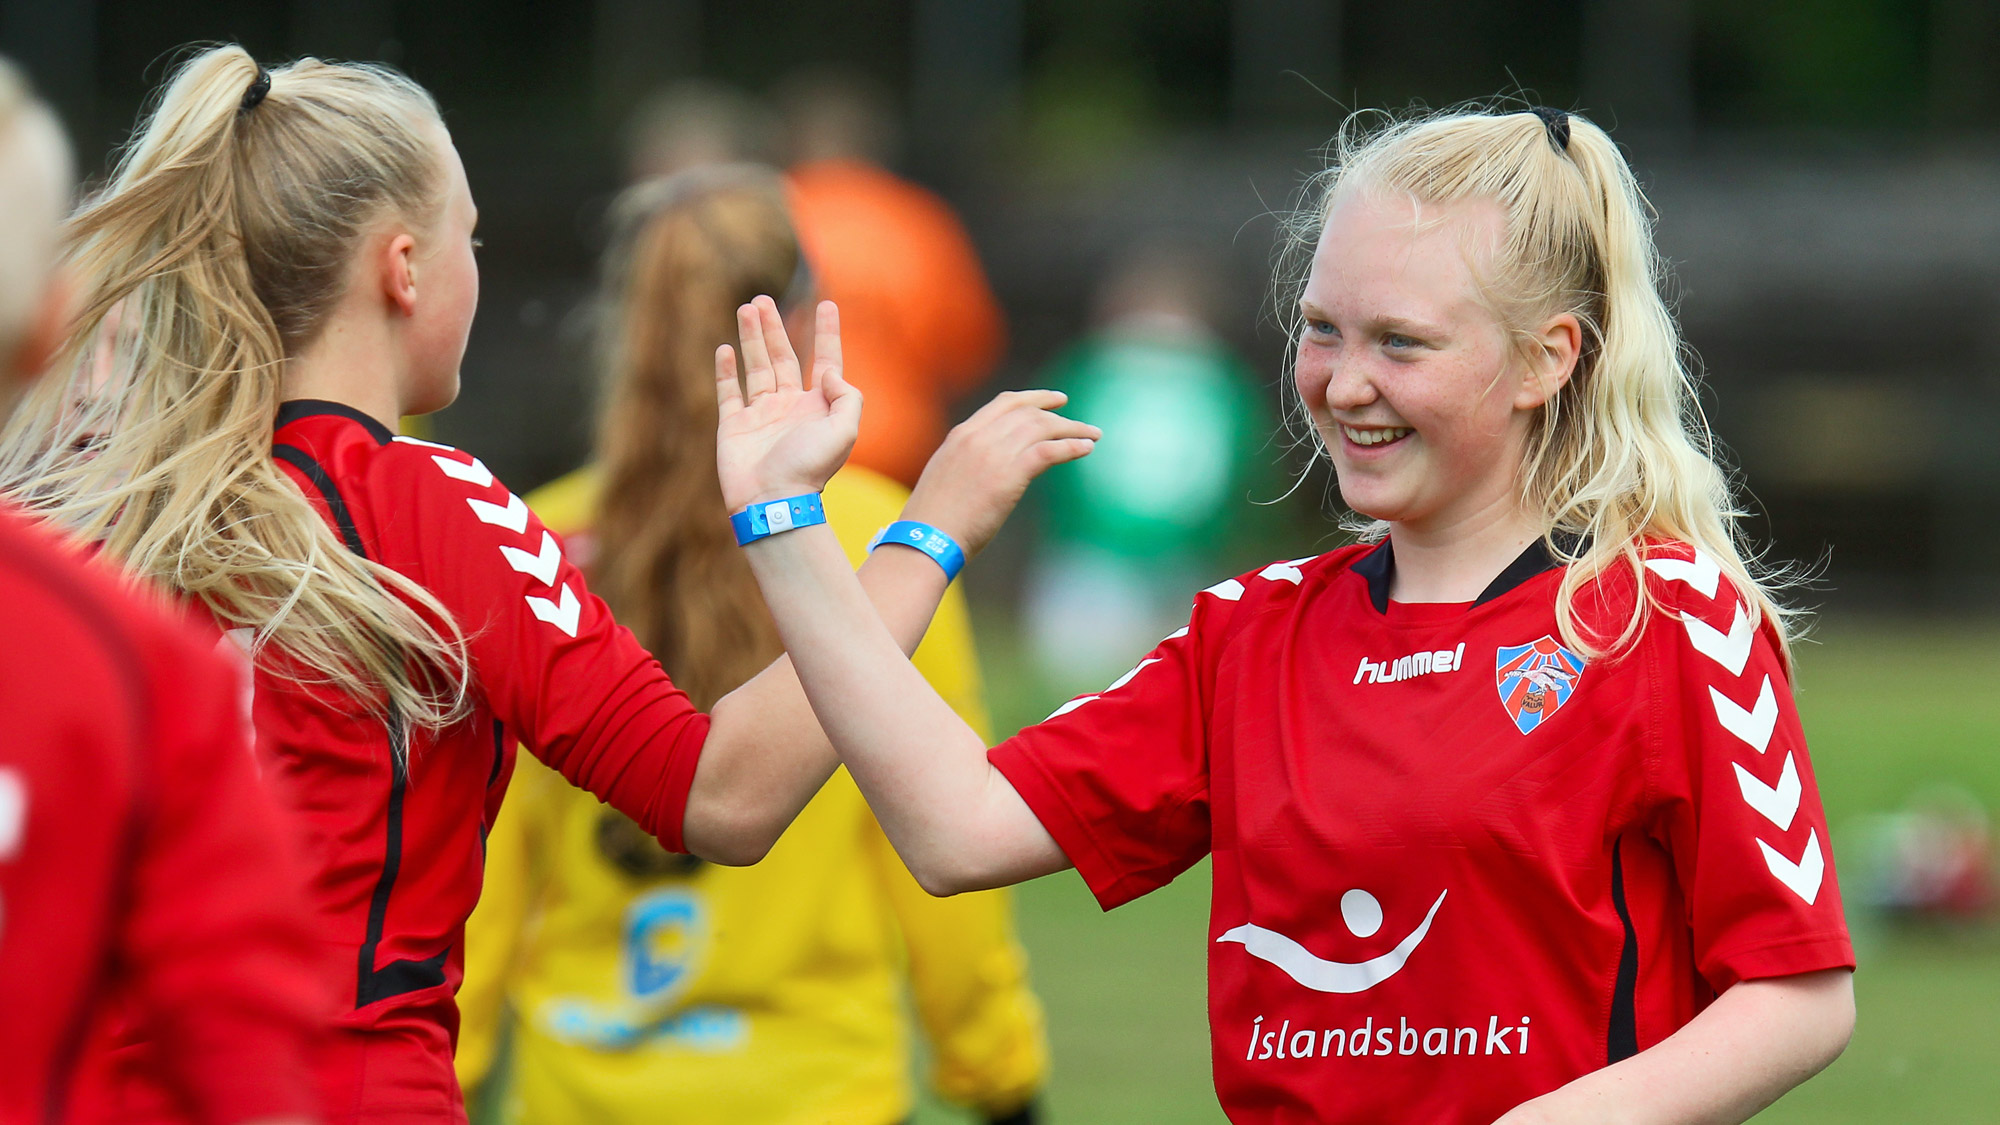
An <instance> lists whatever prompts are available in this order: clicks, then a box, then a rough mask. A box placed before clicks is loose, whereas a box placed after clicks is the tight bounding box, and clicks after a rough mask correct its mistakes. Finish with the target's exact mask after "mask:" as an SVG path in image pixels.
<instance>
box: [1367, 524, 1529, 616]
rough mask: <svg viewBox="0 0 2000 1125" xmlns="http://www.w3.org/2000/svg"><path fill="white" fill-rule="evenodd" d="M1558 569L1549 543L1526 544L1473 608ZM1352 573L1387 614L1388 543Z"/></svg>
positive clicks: (1391, 566) (1391, 555)
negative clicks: (1357, 575) (1361, 581)
mask: <svg viewBox="0 0 2000 1125" xmlns="http://www.w3.org/2000/svg"><path fill="white" fill-rule="evenodd" d="M1561 565H1562V563H1561V562H1560V561H1559V560H1557V558H1556V557H1555V556H1554V555H1553V554H1551V553H1550V552H1549V546H1548V543H1547V542H1546V541H1544V540H1541V539H1537V540H1535V541H1534V542H1532V543H1530V544H1528V547H1527V549H1526V550H1524V551H1522V552H1521V553H1520V555H1519V556H1517V557H1516V558H1515V559H1514V561H1513V562H1510V563H1508V564H1507V569H1505V570H1503V571H1501V572H1500V575H1499V577H1497V578H1495V579H1494V580H1493V581H1491V582H1489V583H1487V585H1486V589H1484V590H1482V591H1480V593H1479V597H1478V598H1477V599H1475V600H1474V601H1473V603H1472V604H1473V605H1474V606H1475V607H1477V606H1482V605H1485V604H1486V603H1487V602H1490V601H1492V600H1493V599H1495V598H1498V597H1501V596H1503V595H1505V594H1507V593H1509V592H1510V591H1512V590H1513V589H1514V588H1515V587H1517V586H1520V585H1521V584H1522V583H1524V582H1526V581H1528V580H1529V579H1530V578H1533V577H1535V576H1536V575H1538V574H1542V573H1544V572H1546V571H1551V570H1554V569H1556V568H1557V567H1559V566H1561ZM1353 570H1354V573H1356V574H1359V575H1360V576H1361V577H1363V578H1365V579H1367V581H1368V600H1369V601H1370V602H1372V603H1374V606H1375V612H1377V613H1387V612H1389V584H1390V582H1391V581H1392V580H1393V579H1394V578H1395V577H1396V552H1395V550H1394V549H1393V548H1392V547H1391V546H1390V545H1389V540H1387V539H1384V540H1383V541H1382V542H1381V544H1380V545H1379V546H1377V547H1376V548H1375V549H1374V550H1372V551H1370V552H1368V553H1367V554H1366V555H1363V556H1362V557H1361V560H1360V561H1359V562H1357V563H1355V564H1354V566H1353Z"/></svg>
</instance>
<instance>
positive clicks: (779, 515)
mask: <svg viewBox="0 0 2000 1125" xmlns="http://www.w3.org/2000/svg"><path fill="white" fill-rule="evenodd" d="M825 522H826V509H825V508H823V507H821V506H820V502H819V493H817V492H808V493H806V494H805V495H804V496H791V497H787V498H786V499H783V500H765V501H762V502H761V503H756V504H752V505H750V506H749V507H747V508H745V509H743V510H742V511H740V512H738V513H736V514H735V515H733V516H730V517H729V525H730V526H731V527H733V528H735V529H736V545H737V546H739V547H747V546H749V545H750V544H752V543H755V542H756V541H757V540H759V539H769V538H770V537H771V536H773V535H777V534H779V533H781V532H786V531H790V530H792V529H793V528H798V527H811V526H812V525H814V524H816V523H825Z"/></svg>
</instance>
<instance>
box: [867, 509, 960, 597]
mask: <svg viewBox="0 0 2000 1125" xmlns="http://www.w3.org/2000/svg"><path fill="white" fill-rule="evenodd" d="M885 543H897V544H901V545H902V546H905V547H915V548H916V549H917V550H919V551H922V552H923V553H924V554H926V555H929V556H930V557H931V560H932V561H933V562H935V563H937V564H938V566H940V567H942V568H944V580H945V581H946V582H949V581H951V580H952V579H954V578H957V577H958V572H959V571H961V570H964V569H965V548H963V547H961V546H959V545H958V541H957V540H955V539H953V538H952V537H951V536H949V535H946V534H945V533H944V532H942V531H939V530H938V529H937V528H935V527H932V526H931V525H930V524H927V523H918V522H917V521H915V520H897V521H896V522H895V523H892V524H890V525H889V526H888V527H885V528H883V529H882V530H881V531H879V532H877V533H876V535H875V538H873V539H871V540H869V542H868V549H869V550H870V551H873V550H874V549H875V548H877V547H880V546H882V545H883V544H885Z"/></svg>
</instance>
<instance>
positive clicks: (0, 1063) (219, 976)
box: [0, 509, 322, 1125]
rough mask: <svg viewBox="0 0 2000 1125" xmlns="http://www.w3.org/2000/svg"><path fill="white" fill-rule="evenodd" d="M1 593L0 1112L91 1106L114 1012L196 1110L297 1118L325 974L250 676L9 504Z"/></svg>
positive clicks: (31, 1117) (26, 1117)
mask: <svg viewBox="0 0 2000 1125" xmlns="http://www.w3.org/2000/svg"><path fill="white" fill-rule="evenodd" d="M0 604H4V605H5V606H6V607H7V613H6V615H5V617H4V619H0V712H4V713H5V714H6V716H7V736H6V738H4V739H0V1123H5V1125H13V1123H15V1122H36V1123H41V1122H46V1121H51V1120H55V1119H57V1118H58V1117H59V1116H60V1114H61V1113H62V1111H63V1107H64V1105H65V1104H66V1103H67V1102H68V1101H69V1099H70V1097H71V1095H72V1094H78V1095H81V1096H82V1097H83V1098H84V1099H85V1100H88V1098H89V1096H90V1095H91V1094H92V1092H93V1091H92V1090H91V1089H89V1088H87V1082H88V1080H87V1079H84V1078H81V1077H80V1076H79V1071H78V1064H79V1061H80V1058H81V1053H80V1048H81V1046H82V1044H83V1042H84V1041H85V1039H86V1035H87V1030H88V1028H89V1027H90V1026H91V1025H92V1024H93V1023H94V1022H95V1021H97V1020H99V1019H102V1018H105V1013H106V1012H107V1011H108V1010H109V1009H111V1008H112V1007H114V1006H115V1007H117V1008H118V1009H120V1010H121V1011H123V1012H125V1013H127V1014H128V1015H129V1016H130V1017H131V1018H133V1019H135V1020H138V1021H140V1022H142V1023H143V1025H144V1026H145V1027H147V1028H148V1029H149V1031H150V1033H151V1034H152V1035H153V1036H154V1037H155V1038H156V1039H157V1040H158V1041H159V1042H160V1043H161V1044H162V1053H161V1057H160V1058H159V1060H158V1063H159V1067H158V1069H159V1071H160V1075H161V1078H162V1079H163V1080H164V1086H165V1089H166V1091H167V1092H168V1094H169V1096H170V1097H171V1098H172V1099H173V1100H174V1101H175V1102H176V1103H177V1105H178V1106H179V1108H180V1111H181V1112H182V1113H183V1114H184V1115H185V1116H187V1117H188V1118H190V1119H192V1120H196V1121H202V1122H214V1123H223V1122H236V1121H245V1120H251V1119H255V1118H267V1117H275V1116H279V1115H286V1114H301V1113H306V1112H309V1111H310V1108H311V1075H310V1073H309V1071H308V1064H307V1050H308V1046H309V1044H310V1042H311V1041H312V1039H313V1036H314V1028H315V1026H316V1025H315V1020H314V1016H315V1015H316V1013H317V1011H318V1009H319V1007H320V1006H321V1003H322V1001H321V1000H320V998H319V997H318V995H317V988H318V985H319V981H318V978H317V975H316V974H315V972H314V971H313V970H312V969H311V967H310V958H311V956H312V951H311V946H310V944H309V939H308V936H307V933H306V929H305V924H304V901H303V896H301V895H300V893H299V891H298V886H299V883H300V872H299V870H298V865H297V863H296V860H295V858H294V857H292V856H291V855H290V853H289V851H288V850H287V849H286V848H284V847H283V846H281V845H282V842H283V838H284V837H283V828H282V825H281V822H280V819H279V813H278V811H277V809H276V808H275V807H273V805H272V803H271V801H270V798H269V796H268V795H267V794H266V793H265V791H264V789H263V788H262V787H261V786H260V785H259V784H258V783H257V779H256V774H255V770H254V768H253V765H252V762H251V759H250V739H249V737H248V730H247V729H246V725H245V718H246V716H245V714H244V712H243V703H242V690H243V688H244V687H245V686H247V685H246V683H245V681H244V678H243V676H242V675H241V674H239V673H236V672H233V671H232V669H230V668H229V667H228V665H227V664H226V663H225V662H224V661H223V659H222V658H220V657H218V656H216V655H215V654H214V652H213V651H212V649H213V647H214V638H212V637H210V638H204V637H202V636H201V634H200V631H199V630H197V629H196V628H194V627H192V626H190V625H188V624H187V623H184V622H179V621H174V620H172V619H171V618H170V617H169V616H168V615H167V614H165V613H163V612H161V611H160V610H159V609H157V608H155V607H152V606H148V605H145V604H143V603H142V601H141V599H140V598H139V597H138V596H136V595H134V594H133V593H132V592H131V591H128V590H124V589H121V588H119V585H118V583H117V580H116V579H115V578H114V577H113V576H111V575H109V574H105V573H99V572H98V570H97V568H96V567H95V566H93V565H90V564H87V563H85V562H84V561H83V560H82V559H81V558H79V557H78V556H77V555H76V554H75V553H74V552H71V551H68V550H66V549H64V548H63V547H61V546H60V545H58V544H56V543H55V542H54V541H53V540H52V539H51V538H50V537H49V536H47V535H46V534H45V533H43V532H42V531H40V530H39V529H36V528H34V527H31V526H30V525H29V524H28V523H27V521H26V520H24V519H23V518H22V517H20V516H18V515H16V514H14V513H13V512H11V511H7V510H4V509H0ZM274 841H275V842H276V845H275V846H274ZM79 1086H85V1087H86V1088H83V1089H78V1087H79Z"/></svg>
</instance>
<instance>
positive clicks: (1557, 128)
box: [1528, 105, 1569, 156]
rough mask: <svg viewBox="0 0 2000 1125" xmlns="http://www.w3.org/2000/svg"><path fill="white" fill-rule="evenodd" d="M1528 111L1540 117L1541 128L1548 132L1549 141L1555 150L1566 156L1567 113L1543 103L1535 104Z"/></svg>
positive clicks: (1567, 138) (1567, 152) (1567, 151)
mask: <svg viewBox="0 0 2000 1125" xmlns="http://www.w3.org/2000/svg"><path fill="white" fill-rule="evenodd" d="M1528 112H1529V113H1532V114H1534V115H1535V116H1536V117H1539V118H1541V119H1542V128H1544V129H1547V130H1548V132H1549V143H1550V144H1551V145H1554V146H1555V150H1556V151H1557V152H1559V153H1562V154H1563V155H1564V156H1568V155H1569V114H1568V113H1567V112H1566V111H1564V110H1560V109H1550V108H1549V107H1548V106H1545V105H1538V106H1535V107H1533V108H1531V109H1529V110H1528Z"/></svg>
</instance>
